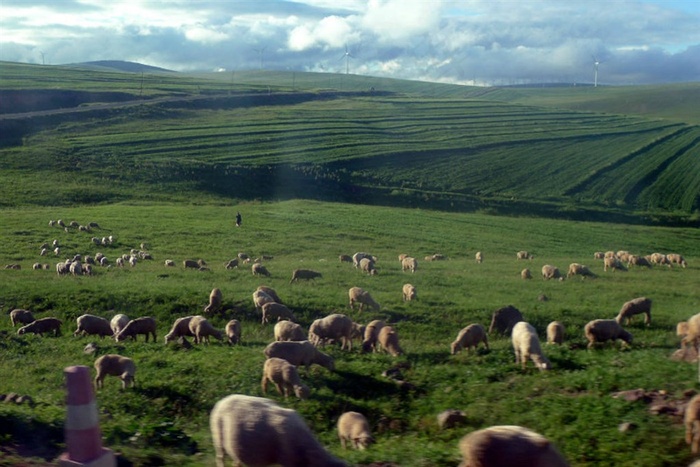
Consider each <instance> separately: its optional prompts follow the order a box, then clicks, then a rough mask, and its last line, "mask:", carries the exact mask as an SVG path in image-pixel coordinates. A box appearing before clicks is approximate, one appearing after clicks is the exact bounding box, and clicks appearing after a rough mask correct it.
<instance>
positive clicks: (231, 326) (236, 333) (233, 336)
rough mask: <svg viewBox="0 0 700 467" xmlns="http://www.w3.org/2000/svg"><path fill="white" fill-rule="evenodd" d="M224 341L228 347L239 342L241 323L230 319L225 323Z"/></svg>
mask: <svg viewBox="0 0 700 467" xmlns="http://www.w3.org/2000/svg"><path fill="white" fill-rule="evenodd" d="M226 339H227V341H228V343H229V345H236V344H238V343H240V342H241V323H240V321H238V320H237V319H232V320H231V321H229V322H228V323H226Z"/></svg>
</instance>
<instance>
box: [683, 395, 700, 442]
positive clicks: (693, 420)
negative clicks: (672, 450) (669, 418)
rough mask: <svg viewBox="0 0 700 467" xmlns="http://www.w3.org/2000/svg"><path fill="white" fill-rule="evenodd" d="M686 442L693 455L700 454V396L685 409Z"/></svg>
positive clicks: (696, 396) (691, 400) (693, 399)
mask: <svg viewBox="0 0 700 467" xmlns="http://www.w3.org/2000/svg"><path fill="white" fill-rule="evenodd" d="M683 419H684V423H685V442H686V443H688V444H690V449H691V451H692V453H693V454H698V452H700V394H696V395H695V396H693V398H692V399H690V401H689V402H688V405H687V406H686V407H685V414H684V417H683Z"/></svg>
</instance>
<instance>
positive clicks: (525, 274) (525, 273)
mask: <svg viewBox="0 0 700 467" xmlns="http://www.w3.org/2000/svg"><path fill="white" fill-rule="evenodd" d="M520 278H521V279H532V273H531V272H530V270H529V269H528V268H525V269H523V270H522V271H520Z"/></svg>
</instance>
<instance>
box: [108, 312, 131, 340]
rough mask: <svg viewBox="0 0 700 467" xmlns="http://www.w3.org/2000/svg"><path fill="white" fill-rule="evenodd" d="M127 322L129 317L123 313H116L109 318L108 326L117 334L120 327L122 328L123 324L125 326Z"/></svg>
mask: <svg viewBox="0 0 700 467" xmlns="http://www.w3.org/2000/svg"><path fill="white" fill-rule="evenodd" d="M128 322H129V317H128V316H126V315H125V314H121V313H119V314H117V315H114V317H113V318H112V319H111V321H110V322H109V327H110V328H111V329H112V334H113V335H115V336H116V335H117V334H119V333H120V332H121V330H122V329H124V326H126V323H128Z"/></svg>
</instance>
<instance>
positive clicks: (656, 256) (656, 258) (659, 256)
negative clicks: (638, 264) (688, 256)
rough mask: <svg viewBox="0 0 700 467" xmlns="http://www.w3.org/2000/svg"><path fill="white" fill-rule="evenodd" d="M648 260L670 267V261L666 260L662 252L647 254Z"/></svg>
mask: <svg viewBox="0 0 700 467" xmlns="http://www.w3.org/2000/svg"><path fill="white" fill-rule="evenodd" d="M649 261H650V262H651V263H652V264H658V265H664V264H665V265H667V266H668V267H669V268H670V267H672V265H671V262H670V261H669V260H668V257H667V256H666V255H665V254H663V253H652V254H651V255H650V256H649Z"/></svg>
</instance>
